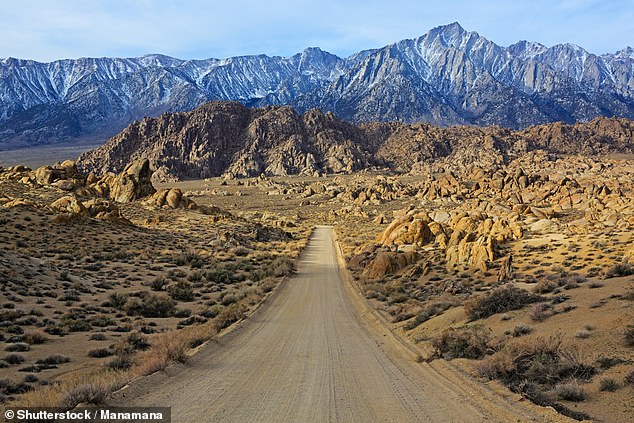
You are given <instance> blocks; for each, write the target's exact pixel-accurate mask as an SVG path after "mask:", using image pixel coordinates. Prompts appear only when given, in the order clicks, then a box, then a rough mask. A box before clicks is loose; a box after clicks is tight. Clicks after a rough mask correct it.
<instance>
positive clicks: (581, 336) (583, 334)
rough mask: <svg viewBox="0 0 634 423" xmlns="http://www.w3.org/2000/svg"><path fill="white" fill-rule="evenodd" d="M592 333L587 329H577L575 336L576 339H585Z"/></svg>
mask: <svg viewBox="0 0 634 423" xmlns="http://www.w3.org/2000/svg"><path fill="white" fill-rule="evenodd" d="M591 334H592V332H590V331H589V330H587V329H579V330H578V331H577V332H576V333H575V338H578V339H586V338H589V337H590V335H591Z"/></svg>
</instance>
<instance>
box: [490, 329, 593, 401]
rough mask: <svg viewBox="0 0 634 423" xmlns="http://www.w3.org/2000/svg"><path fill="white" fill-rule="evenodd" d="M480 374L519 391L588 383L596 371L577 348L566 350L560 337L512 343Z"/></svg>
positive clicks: (566, 347) (493, 356)
mask: <svg viewBox="0 0 634 423" xmlns="http://www.w3.org/2000/svg"><path fill="white" fill-rule="evenodd" d="M480 373H481V374H482V375H483V376H486V377H488V378H489V379H500V380H502V381H503V382H504V383H505V384H507V385H508V386H509V387H511V389H515V390H516V391H517V390H518V387H519V386H520V384H522V383H532V384H536V385H538V386H541V387H545V388H548V387H550V386H554V385H555V384H557V383H560V382H564V381H566V380H569V379H573V378H574V379H580V380H588V379H590V378H591V377H592V376H593V375H594V374H595V373H596V369H595V367H594V365H592V364H590V363H587V362H585V361H584V360H583V359H582V358H581V357H580V354H579V352H578V351H577V350H576V349H575V348H574V347H571V346H570V347H568V346H565V345H564V344H563V342H562V337H561V336H560V335H558V336H551V337H550V338H548V339H544V338H535V339H530V340H524V339H518V340H516V341H511V342H509V343H508V344H506V345H505V346H504V347H503V348H502V349H501V350H500V351H498V352H497V353H495V354H494V355H492V356H489V357H487V358H486V359H485V360H484V361H483V362H482V363H481V365H480Z"/></svg>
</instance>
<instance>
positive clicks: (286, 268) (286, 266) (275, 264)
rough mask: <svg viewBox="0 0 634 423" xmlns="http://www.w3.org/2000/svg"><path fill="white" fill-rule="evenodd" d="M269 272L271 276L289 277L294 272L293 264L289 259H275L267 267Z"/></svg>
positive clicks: (280, 257) (284, 257)
mask: <svg viewBox="0 0 634 423" xmlns="http://www.w3.org/2000/svg"><path fill="white" fill-rule="evenodd" d="M269 272H270V274H271V275H272V276H275V277H280V276H289V275H292V274H293V272H295V264H294V263H293V260H292V259H291V258H290V257H286V256H279V257H276V258H275V259H274V260H273V261H272V262H271V264H270V266H269Z"/></svg>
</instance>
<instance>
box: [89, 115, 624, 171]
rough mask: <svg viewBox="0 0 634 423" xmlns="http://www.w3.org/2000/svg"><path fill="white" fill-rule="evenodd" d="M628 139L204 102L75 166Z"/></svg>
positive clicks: (341, 165)
mask: <svg viewBox="0 0 634 423" xmlns="http://www.w3.org/2000/svg"><path fill="white" fill-rule="evenodd" d="M633 139H634V124H633V123H632V122H631V121H629V120H627V119H621V118H597V119H595V120H593V121H591V122H587V123H577V124H574V125H568V124H564V123H553V124H545V125H539V126H533V127H529V128H526V129H524V130H522V131H514V130H511V129H506V128H501V127H498V126H492V127H486V128H479V127H472V126H456V127H449V128H440V127H436V126H433V125H430V124H426V123H423V124H412V125H410V124H404V123H396V122H391V123H376V122H375V123H369V124H363V125H353V124H350V123H347V122H344V121H342V120H339V119H337V117H336V116H335V115H334V114H332V113H330V112H326V113H324V112H322V111H320V110H318V109H313V110H310V111H308V112H306V113H304V114H298V113H296V112H295V111H294V110H293V109H292V108H290V107H287V106H270V107H266V108H252V109H249V108H247V107H245V106H244V105H242V104H241V103H238V102H211V103H207V104H205V105H203V106H201V107H199V108H197V109H195V110H193V111H191V112H182V113H166V114H163V115H161V116H160V117H158V118H146V119H144V120H142V121H140V122H135V123H134V124H132V125H130V126H129V127H128V128H127V129H126V130H124V131H123V132H122V133H121V134H119V135H117V136H115V137H113V138H111V139H110V140H109V141H108V142H107V143H106V144H105V145H103V146H101V147H99V148H97V149H95V150H93V151H90V152H87V153H84V154H82V156H81V157H80V158H79V160H78V166H79V168H80V169H81V170H82V171H85V172H94V173H95V174H104V173H105V172H121V171H122V170H123V169H124V167H125V165H126V164H127V163H129V162H130V161H134V160H137V159H141V158H146V159H148V161H149V164H150V166H151V167H152V168H154V169H156V173H155V175H154V177H155V179H158V180H175V179H202V178H208V177H215V176H222V175H225V176H229V177H251V176H258V175H260V174H266V175H269V176H270V175H278V176H283V175H294V174H305V175H319V174H328V173H351V172H354V171H359V170H362V169H369V168H373V167H380V168H387V169H388V170H390V171H396V172H415V173H416V172H418V173H420V172H423V173H424V172H426V170H425V168H426V166H429V165H430V164H431V163H433V162H435V161H439V160H440V161H442V162H443V163H444V166H445V167H446V168H447V169H449V170H451V169H453V168H459V167H463V166H466V165H471V164H478V165H479V166H481V167H487V166H492V165H502V164H505V163H508V162H510V161H511V160H513V159H516V158H518V157H521V156H522V155H524V154H526V153H529V152H533V151H537V150H541V151H545V152H546V153H547V154H557V155H565V154H583V155H589V156H590V155H604V154H608V153H633V152H634V144H633V142H632V140H633Z"/></svg>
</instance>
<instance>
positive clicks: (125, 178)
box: [109, 159, 156, 203]
mask: <svg viewBox="0 0 634 423" xmlns="http://www.w3.org/2000/svg"><path fill="white" fill-rule="evenodd" d="M151 177H152V171H151V169H150V162H149V161H148V160H147V159H140V160H136V161H134V162H131V163H130V164H128V165H127V166H126V167H125V169H124V170H123V172H121V173H120V174H119V175H117V176H116V177H114V178H113V179H111V180H110V181H109V196H110V198H111V199H113V200H115V201H118V202H120V203H129V202H130V201H134V200H136V199H139V198H143V197H147V196H148V195H151V194H154V193H155V192H156V190H155V189H154V186H152V182H151Z"/></svg>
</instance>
